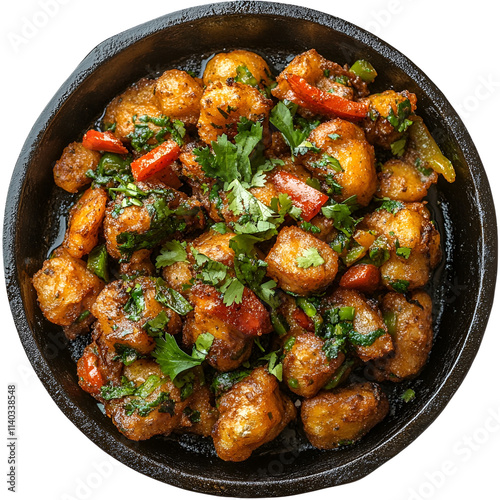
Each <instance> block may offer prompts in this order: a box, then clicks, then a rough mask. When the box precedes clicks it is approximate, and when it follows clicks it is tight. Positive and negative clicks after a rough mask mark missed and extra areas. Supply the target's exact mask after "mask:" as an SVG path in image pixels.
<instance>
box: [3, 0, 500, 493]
mask: <svg viewBox="0 0 500 500" xmlns="http://www.w3.org/2000/svg"><path fill="white" fill-rule="evenodd" d="M277 33H279V36H276V34H277ZM234 48H246V49H249V50H255V51H256V52H259V53H260V54H262V55H264V56H265V57H267V58H268V60H269V62H270V63H271V65H272V66H273V67H274V68H275V69H277V70H279V69H281V67H282V65H283V64H284V63H285V62H286V61H287V60H288V59H289V57H290V56H292V55H295V54H297V53H300V52H302V51H304V50H307V49H309V48H316V49H317V50H318V52H319V53H320V54H322V55H323V56H325V57H326V58H328V59H331V60H334V61H337V62H339V63H341V64H344V63H346V62H352V61H354V60H356V59H358V58H364V59H368V60H370V61H371V62H372V64H373V65H374V66H375V68H377V69H378V70H379V77H378V78H377V80H376V84H375V85H374V86H372V91H377V90H383V89H386V88H390V87H394V88H395V89H397V90H401V89H404V88H406V89H408V90H410V91H411V92H414V93H416V94H417V96H418V98H419V113H420V114H421V115H422V116H423V118H424V120H425V121H426V123H427V125H428V127H429V129H430V130H431V131H432V132H433V134H434V136H435V137H436V138H437V139H438V142H439V144H440V146H441V148H442V149H443V151H444V153H445V154H446V155H447V156H448V157H449V158H450V159H452V160H453V163H454V165H455V169H456V171H457V180H456V182H455V183H454V184H451V185H450V184H447V183H446V182H443V181H442V180H441V181H440V182H439V185H438V189H439V192H433V193H432V194H431V206H432V209H433V214H434V217H435V219H436V220H437V222H438V225H439V229H440V232H441V234H442V237H443V240H444V243H443V250H444V253H445V260H444V262H443V264H442V265H441V267H440V268H439V269H438V272H437V273H436V276H435V279H434V281H433V284H432V288H433V293H434V297H435V301H436V303H438V304H439V305H438V307H436V311H435V316H436V326H437V328H436V330H437V334H436V340H435V344H434V347H433V350H432V354H431V358H430V362H429V363H428V365H427V366H426V368H425V370H424V372H423V373H422V375H421V376H420V377H419V379H418V380H417V381H415V382H414V383H412V384H411V387H413V388H414V389H415V391H416V392H417V399H416V400H415V401H414V402H413V403H412V404H409V405H403V404H402V403H398V398H397V396H398V395H399V394H401V392H402V391H403V390H404V389H405V388H406V387H407V386H406V385H399V386H397V387H396V388H393V387H392V386H387V390H388V391H389V392H391V393H392V403H393V406H392V407H393V412H392V413H391V415H390V416H389V417H388V418H387V419H386V420H385V421H384V422H383V423H382V424H380V425H379V426H377V427H376V428H375V429H374V430H372V431H371V432H370V433H369V434H368V435H367V436H366V437H365V438H364V439H363V440H362V441H361V442H360V443H358V444H357V445H356V446H354V447H351V448H345V449H342V450H338V451H332V452H320V451H318V450H314V449H312V448H311V447H309V446H307V445H306V444H305V441H303V439H302V438H301V435H300V431H299V432H296V431H295V430H294V429H290V430H287V431H285V432H284V433H283V434H282V436H281V438H280V440H279V441H278V444H277V445H276V443H275V444H274V445H272V446H271V445H267V446H266V447H264V448H263V449H261V450H260V451H258V452H256V453H254V456H252V458H250V459H249V460H247V461H246V462H244V463H241V464H233V463H225V462H222V461H221V460H219V459H217V457H215V456H214V455H213V448H212V447H211V445H210V444H208V443H206V442H204V441H203V440H199V439H194V438H190V439H188V438H182V439H180V440H179V441H178V440H177V438H170V439H168V440H163V439H161V438H155V439H152V440H149V441H146V442H142V443H134V442H132V441H129V440H127V439H126V438H124V437H123V436H121V434H119V432H118V431H117V429H116V428H115V427H114V426H113V424H112V423H111V421H110V420H109V419H108V418H107V417H105V416H104V415H103V414H102V413H101V411H100V410H99V408H98V407H97V406H96V403H95V400H94V399H93V398H91V397H90V396H88V395H87V394H85V393H84V392H83V391H81V390H80V389H79V388H78V385H77V380H76V370H75V364H74V360H73V359H72V355H73V354H74V352H75V350H78V346H72V345H68V344H67V342H66V341H65V340H64V335H63V334H62V332H61V331H60V329H59V328H58V327H56V326H55V325H52V324H50V323H48V322H47V321H46V320H45V319H44V318H43V316H42V314H41V312H40V311H39V309H38V307H37V305H36V296H35V292H34V290H33V288H32V286H31V282H30V278H31V276H32V274H33V273H34V272H35V271H36V270H38V269H39V268H40V267H41V265H42V262H43V260H44V259H45V258H46V256H47V254H48V252H49V250H50V249H51V248H52V247H53V245H54V242H56V241H57V240H58V238H59V237H60V231H61V224H60V221H61V217H62V214H64V213H65V211H66V208H67V207H68V204H69V203H70V202H71V198H70V197H69V196H67V195H64V194H61V192H60V191H61V190H59V189H58V188H55V187H54V185H53V179H52V166H53V164H54V162H55V160H57V159H58V158H59V156H60V154H61V152H62V149H63V148H64V147H65V146H66V145H67V144H68V143H69V142H71V141H73V140H75V138H78V137H81V134H82V132H83V131H85V130H86V128H88V127H89V126H90V125H91V124H92V123H93V121H94V120H95V119H96V118H98V116H99V114H100V113H101V112H102V110H103V109H104V107H105V106H106V104H107V103H108V102H109V101H110V100H111V99H112V98H113V97H114V96H115V95H117V94H118V93H120V92H121V91H123V90H124V89H125V88H126V87H127V86H128V85H130V84H131V83H133V82H134V81H137V80H139V79H140V78H141V77H144V76H151V77H154V76H157V74H159V73H161V72H162V71H163V70H164V69H167V68H172V67H181V68H184V69H192V70H195V71H199V70H200V69H201V66H200V60H203V59H204V58H207V57H209V56H210V55H211V54H213V53H215V52H218V51H222V50H224V49H234ZM436 209H440V210H436ZM441 214H442V215H441ZM62 229H63V227H62ZM496 245H497V236H496V223H495V214H494V208H493V202H492V198H491V193H490V190H489V186H488V182H487V179H486V176H485V173H484V169H483V167H482V165H481V162H480V159H479V157H478V155H477V152H476V150H475V147H474V145H473V143H472V141H471V139H470V137H469V135H468V134H467V132H466V130H465V128H464V127H463V124H462V123H461V121H460V119H459V118H458V116H457V115H456V113H455V112H454V111H453V109H452V108H451V107H450V105H449V103H448V102H447V101H446V99H445V98H444V97H443V96H442V94H441V93H440V92H439V90H438V89H437V88H436V87H435V86H434V85H433V84H432V83H431V82H430V81H429V80H428V79H427V77H426V76H425V75H424V74H423V73H422V72H421V71H420V70H418V68H416V67H415V66H414V65H413V64H412V63H411V62H410V61H408V60H407V59H406V58H405V57H404V56H402V55H401V54H400V53H398V52H397V51H395V50H394V49H393V48H392V47H390V46H388V45H387V44H385V43H383V42H382V41H380V40H379V39H377V38H376V37H374V36H372V35H370V34H368V33H366V32H364V31H362V30H360V29H358V28H356V27H354V26H353V25H351V24H349V23H346V22H344V21H341V20H339V19H336V18H333V17H331V16H328V15H324V14H320V13H318V12H315V11H311V10H308V9H304V8H299V7H292V6H288V5H284V4H271V3H263V2H234V3H223V4H216V5H214V6H211V7H210V6H204V7H198V8H193V9H188V10H186V11H181V12H178V13H174V14H171V15H168V16H165V17H162V18H159V19H156V20H153V21H151V22H149V23H146V24H144V25H141V26H138V27H136V28H133V29H131V30H129V31H127V32H124V33H121V34H119V35H116V36H115V37H113V38H111V39H109V40H107V41H105V42H103V43H102V44H101V45H99V46H98V47H97V48H96V49H94V50H93V51H92V52H91V53H90V54H89V55H88V56H87V58H86V59H85V60H84V61H83V62H82V63H81V64H80V65H79V66H78V68H77V69H76V70H75V72H74V73H73V74H72V75H71V76H70V78H69V79H68V80H67V81H66V82H65V83H64V84H63V86H62V87H61V89H60V90H59V91H58V93H57V94H56V96H55V97H54V98H53V99H52V101H51V102H50V103H49V105H48V106H47V108H46V109H45V110H44V112H43V113H42V115H41V116H40V118H39V119H38V121H37V122H36V124H35V126H34V128H33V130H32V131H31V134H30V136H29V137H28V139H27V141H26V143H25V145H24V147H23V150H22V152H21V155H20V157H19V160H18V163H17V165H16V169H15V172H14V175H13V178H12V181H11V186H10V191H9V197H8V201H7V207H6V212H5V221H4V258H5V269H6V279H7V289H8V294H9V299H10V302H11V308H12V312H13V315H14V319H15V321H16V326H17V328H18V330H19V334H20V337H21V340H22V342H23V344H24V347H25V349H26V352H27V354H28V356H29V358H30V361H31V362H32V364H33V366H34V368H35V370H36V372H37V374H38V376H39V377H40V378H41V380H42V382H43V383H44V385H45V387H46V388H47V390H48V391H49V393H50V394H51V396H52V397H53V398H54V400H55V401H56V403H57V404H58V405H59V407H60V408H61V409H62V411H63V412H64V413H65V414H66V415H67V416H68V417H69V418H70V419H71V420H72V421H73V422H74V423H75V425H77V426H78V427H79V428H80V429H81V430H82V431H83V432H84V433H85V434H86V435H87V436H88V437H89V438H90V439H92V440H93V441H94V442H95V443H96V444H98V445H99V446H100V447H101V448H103V449H104V450H105V451H107V452H108V453H109V454H111V455H112V456H114V457H115V458H116V459H118V460H120V461H122V462H123V463H125V464H126V465H128V466H130V467H132V468H134V469H136V470H138V471H140V472H143V473H144V474H147V475H149V476H151V477H154V478H156V479H159V480H161V481H164V482H167V483H170V484H173V485H176V486H180V487H183V488H186V489H190V490H195V491H201V492H205V493H213V494H220V495H230V496H240V497H256V496H278V495H280V496H281V495H290V494H297V493H300V492H304V491H310V490H316V489H320V488H323V487H327V486H332V485H335V484H342V483H346V482H350V481H353V480H356V479H359V478H360V477H363V476H364V475H366V474H367V473H369V472H371V471H372V470H374V469H375V468H376V467H378V466H379V465H381V464H382V463H384V462H385V461H386V460H388V459H390V458H391V457H392V456H394V455H395V454H397V453H398V452H399V451H401V450H402V449H403V448H404V447H405V446H407V445H408V444H409V443H410V442H411V441H412V440H413V439H415V438H416V437H417V436H418V435H419V434H420V433H421V432H422V431H423V430H424V429H425V428H426V427H427V426H428V425H429V424H430V423H431V422H432V421H433V420H434V419H435V418H436V417H437V415H438V414H439V412H440V411H441V410H442V409H443V408H444V407H445V405H446V404H447V402H448V401H449V399H450V397H451V396H452V395H453V393H454V392H455V391H456V389H457V388H458V386H459V385H460V383H461V381H462V380H463V377H464V376H465V374H466V373H467V370H468V368H469V366H470V364H471V363H472V361H473V359H474V356H475V353H476V351H477V348H478V347H479V344H480V341H481V338H482V334H483V332H484V328H485V326H486V321H487V318H488V315H489V311H490V309H491V302H492V299H493V289H494V284H495V278H496V254H497V252H496ZM297 450H299V451H297Z"/></svg>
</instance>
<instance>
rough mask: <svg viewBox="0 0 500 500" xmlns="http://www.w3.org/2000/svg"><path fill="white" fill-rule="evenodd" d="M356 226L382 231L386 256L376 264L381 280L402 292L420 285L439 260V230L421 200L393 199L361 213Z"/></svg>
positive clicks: (427, 278) (423, 283)
mask: <svg viewBox="0 0 500 500" xmlns="http://www.w3.org/2000/svg"><path fill="white" fill-rule="evenodd" d="M360 227H363V228H366V229H368V230H369V231H372V232H374V233H375V234H376V235H378V236H379V235H382V236H383V237H384V238H385V240H386V241H387V242H388V243H389V250H390V257H389V259H388V260H387V261H386V262H385V263H384V264H382V266H381V267H380V274H381V277H382V283H383V284H384V285H385V286H386V287H387V288H388V289H390V290H396V291H400V292H405V291H407V290H414V289H416V288H421V287H423V286H424V285H425V284H426V283H427V282H428V281H429V277H430V272H431V269H432V268H433V267H435V266H436V265H437V264H438V263H439V261H440V260H441V247H440V236H439V232H438V231H437V230H436V228H435V227H434V224H433V222H432V221H431V220H430V215H429V211H428V210H427V208H426V207H425V205H424V204H423V203H402V202H398V201H396V202H393V203H392V204H391V205H390V206H388V207H387V208H384V206H383V205H382V207H381V208H380V209H379V210H376V211H375V212H372V213H370V214H368V215H367V216H365V218H364V219H363V221H362V222H361V224H360Z"/></svg>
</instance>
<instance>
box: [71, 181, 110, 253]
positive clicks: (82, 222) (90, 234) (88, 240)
mask: <svg viewBox="0 0 500 500" xmlns="http://www.w3.org/2000/svg"><path fill="white" fill-rule="evenodd" d="M107 201H108V195H107V193H106V191H105V190H104V189H102V188H95V189H93V188H89V189H87V190H86V191H85V192H84V193H83V195H82V196H81V198H80V199H79V200H78V201H77V202H76V203H75V204H74V205H73V207H72V208H71V210H70V213H69V222H68V229H67V230H66V235H65V237H64V241H63V244H62V246H63V248H65V249H66V250H67V251H68V253H69V254H70V255H71V256H72V257H75V258H77V259H80V258H82V257H83V256H84V255H87V254H88V253H90V251H91V250H92V249H93V248H94V247H95V246H96V245H97V242H98V240H99V232H100V230H101V226H102V221H103V219H104V213H105V210H106V203H107Z"/></svg>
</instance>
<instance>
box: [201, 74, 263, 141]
mask: <svg viewBox="0 0 500 500" xmlns="http://www.w3.org/2000/svg"><path fill="white" fill-rule="evenodd" d="M271 108H272V101H270V100H269V99H266V98H265V97H264V96H263V95H262V94H261V93H260V92H259V91H258V90H257V89H255V88H253V87H250V86H249V85H245V84H243V83H235V82H233V81H229V83H221V82H216V83H212V84H211V85H209V86H208V87H207V88H206V89H205V92H203V97H202V98H201V113H200V119H199V120H198V134H199V136H200V139H201V140H202V141H203V142H205V143H206V144H210V143H211V141H216V140H217V137H218V136H219V135H222V134H226V135H227V136H228V137H230V138H233V137H234V136H235V135H236V134H237V133H238V130H237V124H238V122H239V121H240V119H241V117H242V116H244V117H245V118H248V119H249V120H251V121H253V122H256V121H263V120H267V118H268V116H269V112H270V111H271Z"/></svg>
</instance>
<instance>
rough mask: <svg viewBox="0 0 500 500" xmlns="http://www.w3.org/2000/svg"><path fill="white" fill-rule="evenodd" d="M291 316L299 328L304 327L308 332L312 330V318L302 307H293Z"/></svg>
mask: <svg viewBox="0 0 500 500" xmlns="http://www.w3.org/2000/svg"><path fill="white" fill-rule="evenodd" d="M292 317H293V319H294V320H295V321H296V322H297V324H298V325H299V326H300V327H301V328H304V330H307V331H308V332H314V323H313V320H312V319H311V318H310V317H309V316H308V315H307V314H306V313H305V312H304V311H302V309H295V311H293V313H292Z"/></svg>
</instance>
